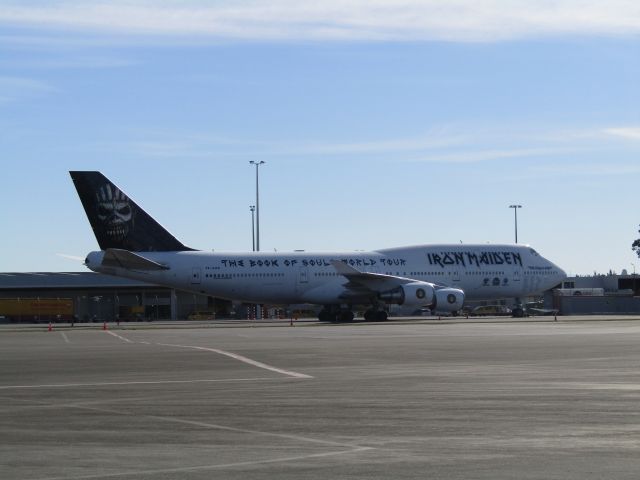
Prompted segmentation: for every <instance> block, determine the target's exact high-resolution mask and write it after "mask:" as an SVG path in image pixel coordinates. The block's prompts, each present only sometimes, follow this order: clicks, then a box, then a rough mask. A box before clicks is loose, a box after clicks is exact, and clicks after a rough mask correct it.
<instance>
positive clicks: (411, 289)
mask: <svg viewBox="0 0 640 480" xmlns="http://www.w3.org/2000/svg"><path fill="white" fill-rule="evenodd" d="M456 291H459V290H456ZM463 297H464V296H463ZM378 298H379V299H380V300H382V301H383V302H385V303H394V304H398V305H410V306H415V307H424V306H430V305H433V304H434V302H435V301H436V298H435V289H434V288H433V285H432V284H431V283H427V282H411V283H405V284H404V285H400V286H399V287H397V288H394V289H393V290H389V291H388V292H382V293H380V294H379V295H378Z"/></svg>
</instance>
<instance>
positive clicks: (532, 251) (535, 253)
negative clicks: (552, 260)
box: [529, 248, 538, 257]
mask: <svg viewBox="0 0 640 480" xmlns="http://www.w3.org/2000/svg"><path fill="white" fill-rule="evenodd" d="M529 251H530V252H531V255H535V256H536V257H537V256H538V252H536V251H535V250H534V249H533V248H530V249H529Z"/></svg>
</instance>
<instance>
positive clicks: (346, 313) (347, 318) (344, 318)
mask: <svg viewBox="0 0 640 480" xmlns="http://www.w3.org/2000/svg"><path fill="white" fill-rule="evenodd" d="M353 317H354V315H353V312H352V311H351V310H343V311H342V312H340V313H339V314H338V318H339V319H340V321H341V322H353Z"/></svg>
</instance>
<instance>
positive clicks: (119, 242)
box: [69, 172, 193, 252]
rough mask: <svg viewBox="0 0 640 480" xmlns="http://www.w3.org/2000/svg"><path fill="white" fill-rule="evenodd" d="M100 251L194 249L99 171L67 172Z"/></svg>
mask: <svg viewBox="0 0 640 480" xmlns="http://www.w3.org/2000/svg"><path fill="white" fill-rule="evenodd" d="M69 173H70V174H71V179H72V180H73V183H74V185H75V187H76V190H77V191H78V196H79V197H80V201H81V202H82V206H83V207H84V211H85V212H86V214H87V217H88V218H89V223H91V228H92V229H93V233H94V234H95V236H96V239H97V240H98V244H99V245H100V249H101V250H107V249H109V248H117V249H122V250H128V251H131V252H149V251H158V252H167V251H186V250H193V249H192V248H189V247H186V246H184V245H183V244H182V243H180V242H179V241H178V240H177V239H176V238H175V237H174V236H173V235H171V234H170V233H169V232H168V231H167V230H165V229H164V227H162V225H160V224H159V223H158V222H156V221H155V220H154V219H153V218H151V216H150V215H149V214H147V212H145V211H144V210H143V209H142V208H140V207H139V206H138V205H137V204H136V203H135V202H134V201H133V200H131V199H130V198H129V197H128V196H127V195H126V194H125V193H124V192H123V191H122V190H120V189H119V188H118V187H116V186H115V185H114V184H113V183H112V182H111V181H110V180H109V179H108V178H106V177H105V176H104V175H103V174H102V173H100V172H69Z"/></svg>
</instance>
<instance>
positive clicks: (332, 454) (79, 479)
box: [41, 447, 373, 480]
mask: <svg viewBox="0 0 640 480" xmlns="http://www.w3.org/2000/svg"><path fill="white" fill-rule="evenodd" d="M369 450H373V448H372V447H357V448H353V449H350V450H340V451H338V452H324V453H311V454H308V455H298V456H292V457H280V458H270V459H266V460H253V461H247V462H236V463H224V464H220V465H197V466H193V467H181V468H167V469H157V470H138V471H129V472H120V473H107V474H94V475H81V476H77V477H69V476H65V477H46V478H43V479H41V480H63V479H66V480H90V479H100V478H116V477H128V476H136V475H158V474H163V473H181V472H197V471H202V470H216V469H220V468H234V467H250V466H253V465H266V464H270V463H282V462H295V461H298V460H307V459H311V458H323V457H335V456H337V455H347V454H350V453H359V452H366V451H369Z"/></svg>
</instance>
